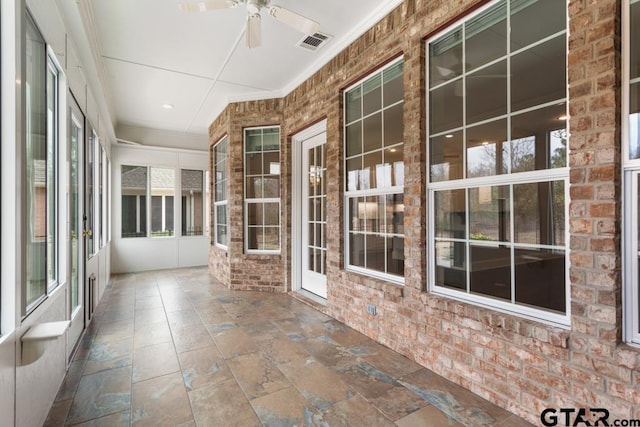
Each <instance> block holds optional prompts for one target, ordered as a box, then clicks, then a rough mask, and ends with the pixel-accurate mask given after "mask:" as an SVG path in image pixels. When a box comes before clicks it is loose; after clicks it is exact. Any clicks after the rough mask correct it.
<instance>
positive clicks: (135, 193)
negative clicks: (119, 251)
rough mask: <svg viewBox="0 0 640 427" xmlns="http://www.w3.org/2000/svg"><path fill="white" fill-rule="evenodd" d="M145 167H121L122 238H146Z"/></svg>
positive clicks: (146, 171)
mask: <svg viewBox="0 0 640 427" xmlns="http://www.w3.org/2000/svg"><path fill="white" fill-rule="evenodd" d="M147 173H148V170H147V167H146V166H125V165H123V166H122V175H121V185H122V187H121V191H122V237H146V236H147Z"/></svg>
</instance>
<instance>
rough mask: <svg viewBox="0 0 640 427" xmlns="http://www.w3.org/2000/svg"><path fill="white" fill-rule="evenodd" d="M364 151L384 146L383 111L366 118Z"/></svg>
mask: <svg viewBox="0 0 640 427" xmlns="http://www.w3.org/2000/svg"><path fill="white" fill-rule="evenodd" d="M363 128H364V152H365V153H366V152H368V151H371V150H378V149H380V147H382V113H376V114H374V115H373V116H370V117H367V118H366V119H364V124H363Z"/></svg>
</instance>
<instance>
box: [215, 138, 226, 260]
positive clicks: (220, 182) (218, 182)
mask: <svg viewBox="0 0 640 427" xmlns="http://www.w3.org/2000/svg"><path fill="white" fill-rule="evenodd" d="M213 169H214V172H213V173H214V181H213V187H214V197H215V198H214V217H213V230H214V231H213V243H214V244H215V245H219V246H223V247H225V248H226V247H227V244H228V243H227V235H228V234H227V230H228V228H227V226H228V224H227V184H228V178H227V137H224V138H223V139H222V140H221V141H220V142H218V143H217V144H216V145H214V147H213Z"/></svg>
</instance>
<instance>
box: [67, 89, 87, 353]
mask: <svg viewBox="0 0 640 427" xmlns="http://www.w3.org/2000/svg"><path fill="white" fill-rule="evenodd" d="M69 104H70V107H69V144H68V150H69V152H68V159H69V228H68V230H69V231H68V233H69V260H70V262H69V268H70V270H71V271H70V274H69V287H70V289H69V298H70V304H69V306H70V308H71V313H70V316H71V326H70V329H69V345H68V353H69V354H68V357H71V355H72V354H73V349H74V348H75V345H76V343H77V342H78V339H79V338H80V335H81V334H82V330H83V329H84V305H83V289H82V283H83V282H84V256H83V254H84V251H83V240H84V239H82V211H83V209H82V207H83V197H82V195H83V194H82V193H83V192H82V182H83V181H82V169H83V168H82V165H83V162H82V148H83V141H84V115H83V114H82V111H80V108H79V107H78V105H77V103H76V102H75V100H74V99H73V96H72V95H69Z"/></svg>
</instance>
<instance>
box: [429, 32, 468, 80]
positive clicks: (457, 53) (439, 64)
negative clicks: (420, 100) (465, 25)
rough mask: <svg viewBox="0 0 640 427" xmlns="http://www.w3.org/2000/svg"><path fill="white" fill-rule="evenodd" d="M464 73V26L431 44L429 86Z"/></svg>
mask: <svg viewBox="0 0 640 427" xmlns="http://www.w3.org/2000/svg"><path fill="white" fill-rule="evenodd" d="M460 75H462V28H456V29H454V30H453V31H451V32H449V33H447V34H445V35H444V36H442V37H440V38H439V39H437V40H435V41H433V42H432V43H430V44H429V87H433V86H437V85H439V84H441V83H444V82H446V81H447V80H451V79H454V78H455V77H457V76H460Z"/></svg>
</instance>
